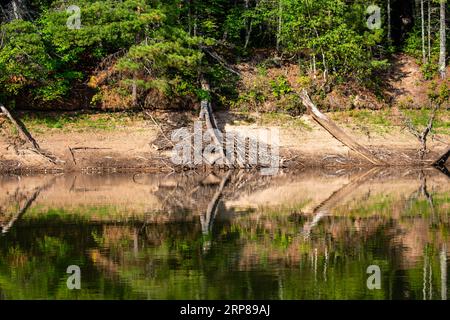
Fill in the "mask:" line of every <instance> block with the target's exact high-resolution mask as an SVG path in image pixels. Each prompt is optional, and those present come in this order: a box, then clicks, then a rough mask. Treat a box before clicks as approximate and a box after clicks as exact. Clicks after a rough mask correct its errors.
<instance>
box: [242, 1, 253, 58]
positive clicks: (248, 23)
mask: <svg viewBox="0 0 450 320" xmlns="http://www.w3.org/2000/svg"><path fill="white" fill-rule="evenodd" d="M249 1H250V0H245V11H246V13H248V9H249ZM251 33H252V21H251V19H249V18H245V43H244V49H247V46H248V43H249V42H250V34H251Z"/></svg>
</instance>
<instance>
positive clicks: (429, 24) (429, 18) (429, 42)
mask: <svg viewBox="0 0 450 320" xmlns="http://www.w3.org/2000/svg"><path fill="white" fill-rule="evenodd" d="M427 29H428V62H430V61H431V0H428V27H427Z"/></svg>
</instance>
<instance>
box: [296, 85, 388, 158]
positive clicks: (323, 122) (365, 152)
mask: <svg viewBox="0 0 450 320" xmlns="http://www.w3.org/2000/svg"><path fill="white" fill-rule="evenodd" d="M300 98H301V99H302V102H303V104H304V105H305V107H306V109H307V110H308V112H309V113H310V114H311V116H312V117H313V119H314V120H315V121H316V122H317V123H318V124H319V125H320V126H321V127H322V128H324V129H325V130H327V131H328V132H329V133H330V134H331V135H332V136H333V137H334V138H336V139H337V140H339V141H340V142H342V143H343V144H344V145H346V146H347V147H349V148H350V149H352V150H353V151H355V152H356V153H357V154H359V155H360V156H362V157H364V158H365V159H367V160H368V161H370V162H371V163H372V164H374V165H382V164H383V161H382V160H380V159H378V158H377V157H375V156H374V155H373V154H372V153H371V152H370V150H369V149H367V148H366V147H364V146H362V145H360V144H359V143H357V142H356V141H355V140H354V139H353V138H351V137H350V136H349V135H348V134H347V133H345V132H344V131H343V130H342V129H341V128H339V127H338V126H337V125H336V124H335V123H334V122H333V121H332V120H331V119H330V118H328V117H327V116H326V115H325V114H323V113H322V112H320V110H319V109H318V108H317V107H316V105H315V104H314V103H313V102H312V100H311V98H310V97H309V95H308V93H307V92H306V90H303V91H302V92H301V93H300Z"/></svg>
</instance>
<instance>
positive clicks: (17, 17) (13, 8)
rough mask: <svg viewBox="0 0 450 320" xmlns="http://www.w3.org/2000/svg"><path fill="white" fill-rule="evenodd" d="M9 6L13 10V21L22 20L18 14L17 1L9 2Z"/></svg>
mask: <svg viewBox="0 0 450 320" xmlns="http://www.w3.org/2000/svg"><path fill="white" fill-rule="evenodd" d="M11 6H12V10H13V16H14V19H16V20H17V19H22V16H21V14H20V12H19V5H18V4H17V0H13V1H12V2H11Z"/></svg>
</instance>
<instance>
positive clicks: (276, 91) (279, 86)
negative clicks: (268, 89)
mask: <svg viewBox="0 0 450 320" xmlns="http://www.w3.org/2000/svg"><path fill="white" fill-rule="evenodd" d="M270 85H271V86H272V94H273V96H274V97H275V98H277V99H279V98H281V97H282V96H284V95H286V94H288V93H290V92H292V88H291V86H290V85H289V82H288V80H287V79H286V77H284V76H279V77H277V79H276V80H272V81H270Z"/></svg>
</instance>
